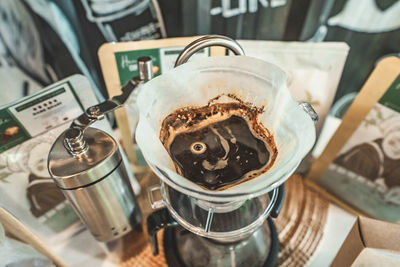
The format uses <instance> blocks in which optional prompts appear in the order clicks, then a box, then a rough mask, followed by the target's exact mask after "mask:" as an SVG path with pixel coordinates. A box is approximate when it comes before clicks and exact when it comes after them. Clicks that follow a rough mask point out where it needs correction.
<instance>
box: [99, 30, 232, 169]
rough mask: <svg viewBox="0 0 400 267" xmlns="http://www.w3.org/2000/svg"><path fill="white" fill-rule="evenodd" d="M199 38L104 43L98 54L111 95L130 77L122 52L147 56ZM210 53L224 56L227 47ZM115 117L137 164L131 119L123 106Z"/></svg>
mask: <svg viewBox="0 0 400 267" xmlns="http://www.w3.org/2000/svg"><path fill="white" fill-rule="evenodd" d="M197 38H199V37H179V38H167V39H161V40H146V41H136V42H121V43H106V44H103V45H102V46H101V47H100V48H99V51H98V56H99V61H100V67H101V70H102V73H103V77H104V81H105V84H106V88H107V91H108V94H109V97H113V96H115V95H119V94H121V86H122V85H123V83H124V82H125V81H127V80H129V78H128V77H127V76H126V73H122V68H121V64H122V63H121V62H122V61H121V60H120V58H118V57H120V56H121V53H122V54H123V53H126V54H128V53H134V52H135V51H136V52H137V53H136V54H135V55H137V56H139V55H140V56H146V55H147V53H151V52H152V51H154V49H160V48H168V47H171V48H172V47H177V48H183V47H185V46H186V45H188V44H189V43H191V42H192V41H194V40H196V39H197ZM209 54H210V55H211V56H224V55H225V49H224V48H221V47H212V48H210V52H209ZM118 64H119V65H118ZM132 76H133V75H132ZM115 117H116V121H117V125H118V128H119V129H120V131H121V135H122V142H123V144H124V148H125V151H126V154H127V156H128V159H129V161H130V162H131V163H132V164H133V165H134V166H135V165H136V162H137V158H136V153H135V152H134V148H133V140H132V133H131V131H130V128H129V121H128V116H127V113H126V109H125V108H121V109H118V110H116V111H115Z"/></svg>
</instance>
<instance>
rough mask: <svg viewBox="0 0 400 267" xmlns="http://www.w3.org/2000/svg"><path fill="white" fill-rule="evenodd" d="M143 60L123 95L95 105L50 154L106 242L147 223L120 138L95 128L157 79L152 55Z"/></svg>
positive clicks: (61, 181)
mask: <svg viewBox="0 0 400 267" xmlns="http://www.w3.org/2000/svg"><path fill="white" fill-rule="evenodd" d="M137 63H138V69H139V75H138V76H136V77H134V78H133V79H131V80H130V81H129V82H128V83H127V84H126V85H125V86H124V87H123V88H122V94H121V95H118V96H114V97H113V98H111V99H109V100H107V101H105V102H102V103H100V104H98V105H95V106H92V107H89V108H88V109H87V110H86V112H85V113H83V114H82V115H80V116H79V117H78V118H76V119H75V120H74V121H73V122H72V124H71V125H70V127H69V128H68V129H67V130H66V131H65V132H63V133H62V134H61V135H60V136H59V137H58V138H57V140H56V141H55V143H54V144H53V146H52V148H51V150H50V152H49V157H48V170H49V173H50V175H51V177H52V178H53V179H54V181H55V183H56V185H57V186H58V187H59V188H60V189H61V191H62V192H63V193H64V195H65V196H66V198H67V199H68V200H69V201H70V203H71V204H72V206H73V208H74V209H75V211H76V212H77V214H78V215H79V217H80V218H81V219H82V221H83V222H84V224H85V225H86V226H87V228H88V229H89V230H90V231H91V233H92V234H93V236H94V237H95V238H96V239H97V240H98V241H101V242H110V241H113V240H116V239H118V238H120V237H122V236H124V235H125V234H127V233H128V232H130V230H131V229H133V228H134V227H135V226H137V225H138V224H140V221H141V213H140V210H139V206H138V205H137V203H136V200H135V196H134V193H133V190H132V186H131V184H130V181H129V175H128V173H127V170H126V168H125V165H124V162H123V160H122V155H121V152H120V151H119V146H118V143H117V141H115V140H114V138H112V137H111V136H110V135H108V134H107V133H105V132H104V131H102V130H99V129H96V128H92V127H89V126H90V125H91V124H92V123H94V122H96V121H97V120H101V119H103V118H104V115H105V114H107V113H109V112H112V111H113V110H115V109H117V108H119V107H121V106H122V105H123V104H124V103H125V102H126V100H127V99H128V97H129V95H130V94H131V93H132V92H133V91H134V90H135V89H136V88H137V87H138V86H139V85H140V84H142V83H144V82H146V81H148V80H149V79H151V78H152V77H153V72H152V60H151V58H150V57H140V58H139V59H138V60H137Z"/></svg>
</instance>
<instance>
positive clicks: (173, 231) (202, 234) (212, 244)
mask: <svg viewBox="0 0 400 267" xmlns="http://www.w3.org/2000/svg"><path fill="white" fill-rule="evenodd" d="M210 46H222V47H225V48H227V49H229V50H231V51H232V52H233V53H234V54H235V55H237V56H244V51H243V49H242V48H241V46H240V45H239V44H238V43H237V42H236V41H234V40H232V39H230V38H228V37H225V36H219V35H210V36H204V37H202V38H200V39H197V40H195V41H194V42H192V43H190V44H189V45H188V46H187V47H185V49H184V50H183V51H182V52H181V54H180V55H179V56H178V59H177V60H176V63H175V67H177V66H179V65H181V64H183V63H186V62H187V61H188V60H189V57H190V56H192V55H193V54H195V53H196V52H197V51H199V50H200V49H204V48H206V47H210ZM221 61H224V59H221ZM202 70H204V69H202ZM299 105H300V106H301V107H302V109H303V110H304V111H305V112H306V113H307V114H309V115H310V117H311V119H312V121H314V122H315V121H316V120H317V118H318V116H317V114H316V113H315V111H314V110H313V109H312V107H311V105H309V104H308V103H299ZM139 145H140V144H139ZM149 165H150V167H151V168H152V169H153V171H154V172H155V173H156V174H157V175H158V176H159V177H160V178H161V185H157V186H153V187H150V188H148V194H149V199H150V202H151V205H152V207H153V209H157V210H156V211H155V212H153V213H152V214H151V215H149V217H148V218H147V231H148V234H149V239H150V242H151V245H152V249H153V254H154V255H157V254H158V253H159V249H158V242H157V232H158V231H159V230H161V229H164V238H163V243H164V254H165V256H166V260H167V263H168V265H169V266H275V265H276V261H277V254H278V246H279V240H278V237H277V232H276V229H275V225H274V223H273V220H272V219H271V217H272V218H276V217H277V216H278V214H279V212H280V210H281V208H282V206H283V202H284V195H285V189H284V184H282V183H280V184H281V185H280V186H278V185H276V186H274V187H272V186H271V190H270V191H263V193H260V194H251V193H248V194H247V193H246V192H241V194H231V195H229V194H226V195H217V194H213V192H205V191H202V190H196V189H195V188H188V187H184V186H182V185H181V184H179V183H175V182H174V181H173V180H172V179H171V178H170V177H169V175H168V173H166V172H164V171H163V170H162V169H161V168H158V167H157V166H153V165H152V164H151V160H150V163H149ZM294 169H295V168H294ZM294 169H293V170H289V171H290V173H289V174H285V175H286V176H285V177H286V179H287V178H288V177H289V175H290V174H291V173H292V172H293V171H294ZM156 191H160V195H161V199H159V200H155V198H154V195H155V192H156Z"/></svg>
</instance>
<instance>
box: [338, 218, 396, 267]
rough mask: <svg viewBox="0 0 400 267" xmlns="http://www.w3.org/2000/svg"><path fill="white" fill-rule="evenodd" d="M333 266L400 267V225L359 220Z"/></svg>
mask: <svg viewBox="0 0 400 267" xmlns="http://www.w3.org/2000/svg"><path fill="white" fill-rule="evenodd" d="M331 266H332V267H336V266H337V267H343V266H379V267H384V266H400V225H398V224H392V223H388V222H384V221H379V220H374V219H370V218H366V217H358V219H357V221H356V222H355V224H354V225H353V227H352V229H351V230H350V232H349V234H348V236H347V237H346V239H345V241H344V242H343V244H342V246H341V248H340V249H339V252H338V254H337V255H336V257H335V259H334V260H333V263H332V265H331Z"/></svg>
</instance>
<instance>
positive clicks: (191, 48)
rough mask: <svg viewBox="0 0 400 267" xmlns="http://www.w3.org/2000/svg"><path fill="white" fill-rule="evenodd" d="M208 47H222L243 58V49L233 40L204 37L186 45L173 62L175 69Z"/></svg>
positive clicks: (218, 36)
mask: <svg viewBox="0 0 400 267" xmlns="http://www.w3.org/2000/svg"><path fill="white" fill-rule="evenodd" d="M210 46H222V47H225V48H228V49H229V50H231V51H232V52H233V53H235V55H237V56H244V55H245V54H244V51H243V48H242V47H241V46H240V44H239V43H238V42H236V41H235V40H233V39H231V38H229V37H226V36H222V35H206V36H204V37H201V38H199V39H197V40H195V41H193V42H191V43H190V44H188V45H187V46H186V47H185V48H184V49H183V50H182V52H181V53H180V54H179V56H178V58H177V59H176V61H175V67H178V66H179V65H182V64H183V63H186V62H187V61H188V60H189V58H190V57H191V56H193V55H194V54H195V53H196V52H198V51H199V50H201V49H203V48H206V47H210Z"/></svg>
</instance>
